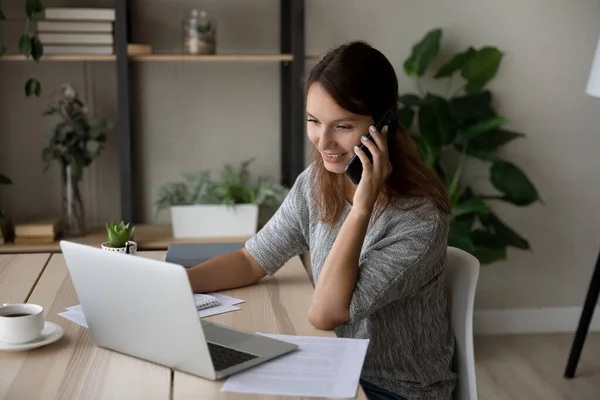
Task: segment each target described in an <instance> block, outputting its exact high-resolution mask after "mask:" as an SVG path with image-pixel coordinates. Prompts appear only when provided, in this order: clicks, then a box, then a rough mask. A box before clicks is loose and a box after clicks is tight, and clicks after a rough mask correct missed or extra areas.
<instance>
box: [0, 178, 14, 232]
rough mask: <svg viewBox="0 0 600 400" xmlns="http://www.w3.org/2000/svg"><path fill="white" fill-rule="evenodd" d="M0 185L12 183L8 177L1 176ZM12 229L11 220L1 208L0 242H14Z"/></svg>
mask: <svg viewBox="0 0 600 400" xmlns="http://www.w3.org/2000/svg"><path fill="white" fill-rule="evenodd" d="M0 185H12V181H11V180H10V178H8V177H7V176H6V175H2V174H0ZM12 236H13V235H12V228H11V224H10V220H9V219H8V218H7V217H6V215H5V214H4V210H3V209H2V207H0V242H8V241H10V240H12Z"/></svg>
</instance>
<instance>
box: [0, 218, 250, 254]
mask: <svg viewBox="0 0 600 400" xmlns="http://www.w3.org/2000/svg"><path fill="white" fill-rule="evenodd" d="M248 239H249V237H228V238H222V237H212V238H198V239H175V238H173V230H172V228H171V226H170V225H144V224H141V225H136V228H135V236H134V238H133V240H135V241H136V243H137V244H138V251H144V250H167V247H168V246H169V244H171V243H220V242H236V243H237V242H239V243H243V242H245V241H246V240H248ZM67 240H69V241H73V242H76V243H82V244H86V245H89V246H95V247H100V245H101V243H102V242H103V241H105V240H106V228H104V227H100V228H94V229H90V230H89V231H88V233H87V234H86V235H84V236H81V237H75V238H67ZM59 241H60V239H58V240H56V241H54V242H50V243H0V254H11V253H13V254H14V253H60V252H61V249H60V243H59Z"/></svg>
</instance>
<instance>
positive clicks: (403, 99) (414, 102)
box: [398, 93, 422, 107]
mask: <svg viewBox="0 0 600 400" xmlns="http://www.w3.org/2000/svg"><path fill="white" fill-rule="evenodd" d="M398 101H399V102H400V103H402V104H403V105H404V106H405V107H418V106H419V105H420V104H421V101H422V100H421V98H420V97H419V96H417V95H416V94H412V93H408V94H404V95H402V96H400V97H399V98H398Z"/></svg>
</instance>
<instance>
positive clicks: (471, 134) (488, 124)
mask: <svg viewBox="0 0 600 400" xmlns="http://www.w3.org/2000/svg"><path fill="white" fill-rule="evenodd" d="M507 121H508V119H507V118H506V117H493V118H490V119H488V120H486V121H481V122H478V123H476V124H475V125H472V126H470V127H468V128H467V129H465V130H464V131H463V132H462V134H461V136H462V137H463V138H465V139H467V140H470V139H473V138H476V137H477V136H479V135H481V134H483V133H485V132H488V131H490V130H492V129H495V128H498V127H499V126H500V125H502V124H505V123H506V122H507Z"/></svg>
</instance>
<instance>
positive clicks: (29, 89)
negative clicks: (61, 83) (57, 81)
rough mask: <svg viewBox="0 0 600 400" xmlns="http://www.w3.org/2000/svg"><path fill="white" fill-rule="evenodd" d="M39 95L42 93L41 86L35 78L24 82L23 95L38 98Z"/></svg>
mask: <svg viewBox="0 0 600 400" xmlns="http://www.w3.org/2000/svg"><path fill="white" fill-rule="evenodd" d="M40 93H42V86H41V85H40V83H39V82H38V80H37V79H35V78H30V79H28V80H27V82H25V94H26V95H27V96H28V97H29V96H31V95H36V96H37V97H40Z"/></svg>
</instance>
